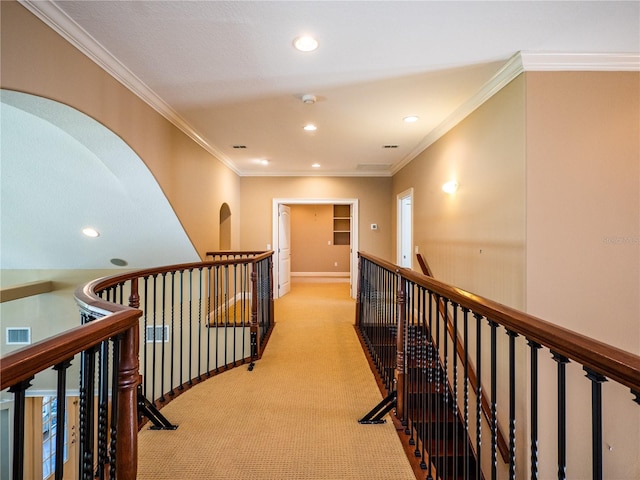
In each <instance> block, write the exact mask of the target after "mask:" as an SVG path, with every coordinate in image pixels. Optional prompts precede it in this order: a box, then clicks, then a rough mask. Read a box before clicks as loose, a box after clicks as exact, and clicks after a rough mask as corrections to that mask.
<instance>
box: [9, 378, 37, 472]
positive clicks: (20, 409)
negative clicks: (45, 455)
mask: <svg viewBox="0 0 640 480" xmlns="http://www.w3.org/2000/svg"><path fill="white" fill-rule="evenodd" d="M32 380H33V377H30V378H28V379H27V380H23V381H22V382H20V383H17V384H16V385H13V386H12V387H11V388H9V392H11V393H13V480H22V479H23V477H24V417H25V401H24V397H25V391H26V390H27V389H28V388H29V387H30V386H31V381H32Z"/></svg>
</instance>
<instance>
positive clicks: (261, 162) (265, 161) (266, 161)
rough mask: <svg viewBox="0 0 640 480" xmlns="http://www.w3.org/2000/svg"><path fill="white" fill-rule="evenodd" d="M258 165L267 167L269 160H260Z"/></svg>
mask: <svg viewBox="0 0 640 480" xmlns="http://www.w3.org/2000/svg"><path fill="white" fill-rule="evenodd" d="M260 165H269V160H266V159H264V158H263V159H262V160H260Z"/></svg>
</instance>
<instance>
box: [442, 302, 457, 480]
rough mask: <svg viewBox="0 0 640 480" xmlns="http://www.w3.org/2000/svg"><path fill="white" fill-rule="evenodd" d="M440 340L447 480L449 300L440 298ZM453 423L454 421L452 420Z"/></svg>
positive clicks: (443, 455)
mask: <svg viewBox="0 0 640 480" xmlns="http://www.w3.org/2000/svg"><path fill="white" fill-rule="evenodd" d="M441 306H442V307H441V308H442V340H443V342H444V349H443V354H442V356H443V363H444V373H443V375H442V376H443V379H442V393H443V397H442V401H443V405H442V410H443V415H444V422H445V423H444V424H443V435H442V458H443V462H442V478H449V477H448V475H447V473H448V469H449V417H450V416H451V415H450V411H449V408H450V407H449V350H448V348H449V335H448V334H447V328H448V321H447V319H448V316H449V299H448V298H446V297H445V298H442V303H441ZM453 421H454V422H455V419H454V420H453Z"/></svg>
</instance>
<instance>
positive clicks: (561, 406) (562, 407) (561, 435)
mask: <svg viewBox="0 0 640 480" xmlns="http://www.w3.org/2000/svg"><path fill="white" fill-rule="evenodd" d="M551 353H552V355H553V359H554V360H555V361H556V362H557V363H558V480H565V479H566V478H567V378H566V376H567V373H566V367H567V363H569V359H568V358H566V357H564V356H562V355H560V354H559V353H555V352H551Z"/></svg>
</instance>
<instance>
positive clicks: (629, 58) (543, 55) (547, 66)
mask: <svg viewBox="0 0 640 480" xmlns="http://www.w3.org/2000/svg"><path fill="white" fill-rule="evenodd" d="M520 59H521V61H522V66H523V68H524V70H525V71H535V72H553V71H555V72H572V71H574V72H589V71H592V72H637V71H640V54H639V53H548V52H520Z"/></svg>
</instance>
